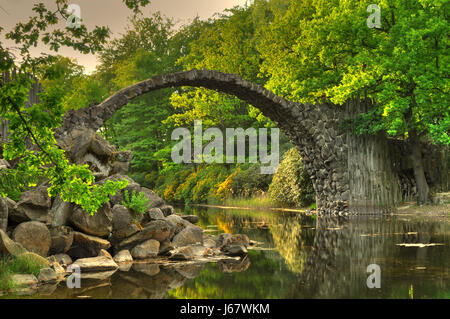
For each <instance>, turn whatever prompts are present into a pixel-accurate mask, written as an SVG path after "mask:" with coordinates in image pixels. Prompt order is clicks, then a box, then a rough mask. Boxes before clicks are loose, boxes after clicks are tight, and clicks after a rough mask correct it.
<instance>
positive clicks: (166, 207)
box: [159, 205, 175, 216]
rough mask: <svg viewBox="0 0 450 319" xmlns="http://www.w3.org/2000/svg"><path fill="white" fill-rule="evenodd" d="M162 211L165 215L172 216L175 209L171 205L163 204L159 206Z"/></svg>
mask: <svg viewBox="0 0 450 319" xmlns="http://www.w3.org/2000/svg"><path fill="white" fill-rule="evenodd" d="M159 208H160V209H161V210H162V212H163V213H164V216H170V215H172V214H175V210H174V209H173V207H172V206H170V205H162V206H160V207H159Z"/></svg>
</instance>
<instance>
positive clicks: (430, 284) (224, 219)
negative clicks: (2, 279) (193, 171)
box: [30, 207, 450, 299]
mask: <svg viewBox="0 0 450 319" xmlns="http://www.w3.org/2000/svg"><path fill="white" fill-rule="evenodd" d="M178 212H179V213H185V214H195V215H198V216H199V217H200V222H199V225H200V226H201V227H203V228H204V229H205V231H206V232H207V233H210V234H219V233H222V232H229V233H234V234H238V233H242V234H246V235H248V236H249V237H250V239H252V240H256V241H258V242H259V245H258V246H257V247H256V248H255V249H250V250H249V253H248V256H247V257H246V258H245V259H243V260H240V261H234V262H230V261H227V262H219V263H211V264H200V265H187V266H183V267H173V266H157V265H148V266H145V265H141V266H133V267H132V268H131V269H124V270H127V271H117V272H116V273H115V274H114V275H113V276H112V277H111V278H109V279H108V280H107V281H101V282H89V283H88V282H82V288H81V289H68V288H67V287H65V285H64V284H60V285H59V286H58V287H56V288H53V290H51V291H48V292H47V293H45V294H44V293H42V294H38V295H34V296H30V297H31V298H39V297H43V298H113V299H115V298H450V271H449V262H450V249H449V247H450V217H448V214H447V216H446V215H445V214H442V215H441V216H436V217H420V216H417V215H406V214H399V215H391V216H377V217H351V218H330V217H320V218H319V217H316V216H307V215H304V214H299V213H289V212H275V211H256V210H255V211H253V210H224V209H218V208H198V207H196V208H192V207H191V208H188V207H186V208H184V209H178ZM371 264H375V265H378V266H379V270H380V273H379V283H380V288H369V287H368V286H367V278H368V276H369V275H371V273H370V272H367V267H368V266H369V265H371Z"/></svg>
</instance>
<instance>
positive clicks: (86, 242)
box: [67, 231, 111, 258]
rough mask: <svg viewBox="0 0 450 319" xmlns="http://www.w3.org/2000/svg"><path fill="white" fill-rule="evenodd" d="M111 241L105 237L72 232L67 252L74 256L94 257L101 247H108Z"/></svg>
mask: <svg viewBox="0 0 450 319" xmlns="http://www.w3.org/2000/svg"><path fill="white" fill-rule="evenodd" d="M110 247H111V243H110V242H109V241H107V240H106V239H103V238H100V237H96V236H91V235H86V234H83V233H80V232H76V231H74V232H73V244H72V247H70V249H69V251H68V252H67V254H68V255H69V256H72V257H75V258H87V257H96V256H98V254H99V253H100V251H101V250H102V249H109V248H110Z"/></svg>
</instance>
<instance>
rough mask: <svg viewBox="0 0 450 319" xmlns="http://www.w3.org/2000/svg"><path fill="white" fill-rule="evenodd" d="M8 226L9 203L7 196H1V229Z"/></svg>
mask: <svg viewBox="0 0 450 319" xmlns="http://www.w3.org/2000/svg"><path fill="white" fill-rule="evenodd" d="M7 227H8V203H7V201H6V198H3V197H0V230H3V231H6V228H7Z"/></svg>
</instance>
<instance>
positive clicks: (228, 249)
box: [220, 244, 247, 257]
mask: <svg viewBox="0 0 450 319" xmlns="http://www.w3.org/2000/svg"><path fill="white" fill-rule="evenodd" d="M220 250H221V251H222V252H223V253H224V254H225V255H227V256H232V257H237V256H238V257H242V256H245V255H247V249H246V248H245V247H244V246H243V245H238V244H230V245H226V246H224V247H222V248H221V249H220Z"/></svg>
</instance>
